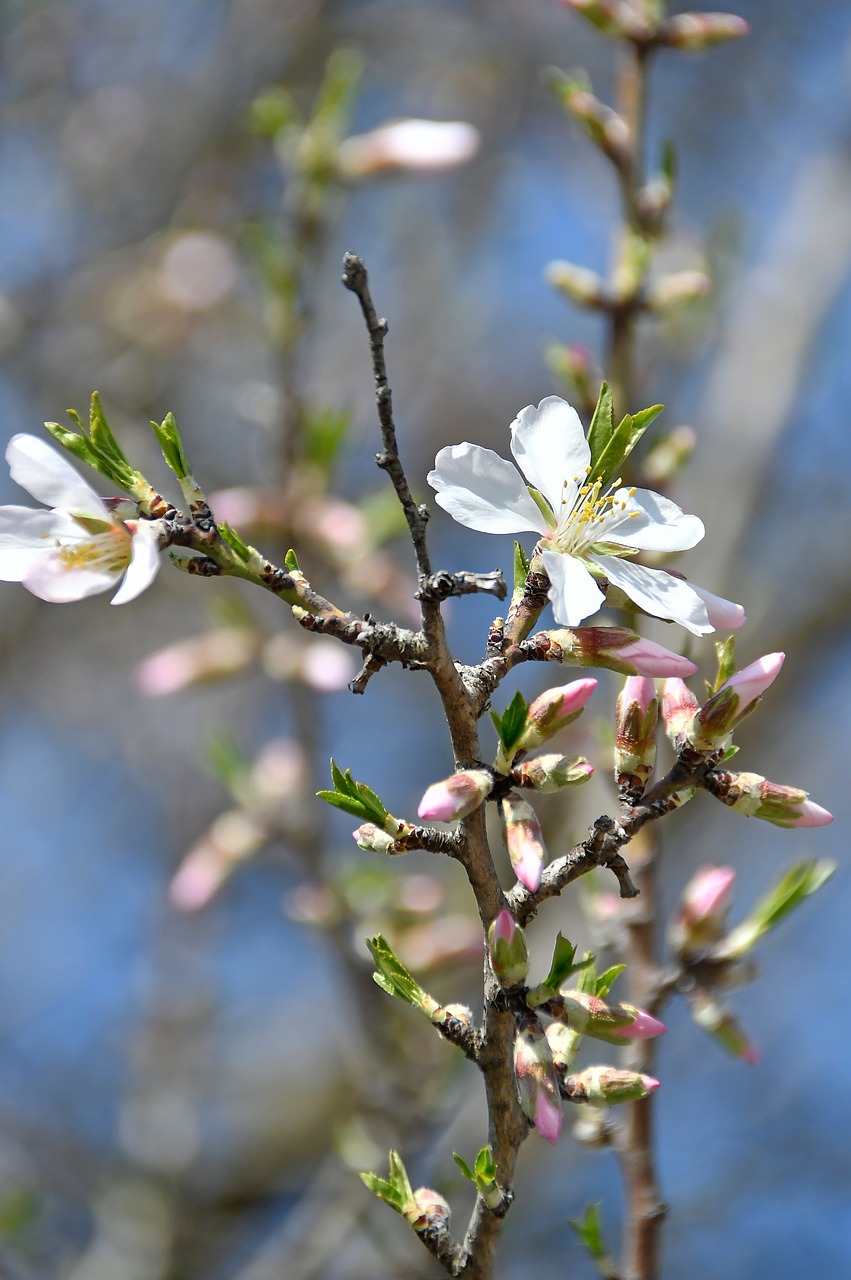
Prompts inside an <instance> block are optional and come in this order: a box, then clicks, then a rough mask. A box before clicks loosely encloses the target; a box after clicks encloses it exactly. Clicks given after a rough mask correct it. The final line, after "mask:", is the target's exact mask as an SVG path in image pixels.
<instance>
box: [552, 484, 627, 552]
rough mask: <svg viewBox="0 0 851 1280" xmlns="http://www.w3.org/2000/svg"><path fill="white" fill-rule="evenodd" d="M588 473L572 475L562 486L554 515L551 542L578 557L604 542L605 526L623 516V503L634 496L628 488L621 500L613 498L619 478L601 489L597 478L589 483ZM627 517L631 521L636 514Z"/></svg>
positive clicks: (560, 549)
mask: <svg viewBox="0 0 851 1280" xmlns="http://www.w3.org/2000/svg"><path fill="white" fill-rule="evenodd" d="M590 474H591V468H590V467H586V468H585V475H584V477H583V476H574V477H573V479H572V480H565V481H564V482H563V484H562V491H563V497H562V500H561V507H560V509H559V510H558V511H557V512H556V513H555V514H556V519H557V520H558V525H557V526H556V529H555V532H554V533H553V535H552V540H553V542H554V543H555V545H556V547H557V548H558V550H559V551H563V552H565V553H566V554H567V555H581V554H582V552H583V551H584V550H587V549H588V548H589V547H591V546H593V545H594V543H595V542H601V541H604V535H605V530H606V527H607V526H609V525H611V524H612V522H613V521H615V520H621V519H622V518H623V516H624V515H625V514H627V510H626V508H627V503H628V502H629V499H630V498H632V496H633V494H634V493H635V489H629V490H628V492H627V493H626V496H625V497H622V498H621V497H616V496H615V494H616V493H617V490H618V489H619V487H620V485H621V480H620V479H617V480H612V481H611V483H610V484H609V485H608V486H607V487H606V488H605V489H604V488H603V481H602V480H601V479H598V480H589V476H590ZM628 514H629V518H630V519H633V518H634V517H635V516H637V515H639V514H640V513H639V512H638V511H630V512H629V513H628Z"/></svg>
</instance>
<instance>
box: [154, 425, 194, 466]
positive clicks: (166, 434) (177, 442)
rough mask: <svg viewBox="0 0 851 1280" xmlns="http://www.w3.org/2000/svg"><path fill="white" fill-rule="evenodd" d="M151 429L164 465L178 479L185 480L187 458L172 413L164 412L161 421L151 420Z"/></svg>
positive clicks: (187, 464)
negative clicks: (164, 414)
mask: <svg viewBox="0 0 851 1280" xmlns="http://www.w3.org/2000/svg"><path fill="white" fill-rule="evenodd" d="M151 429H152V430H153V433H154V435H155V436H156V437H157V442H158V443H159V446H160V449H161V450H162V455H163V457H164V458H165V462H166V466H167V467H169V468H170V470H172V471H173V472H174V474H175V475H176V476H177V478H178V480H185V479H186V477H187V476H188V475H189V459H188V458H187V457H186V453H185V451H184V448H183V441H182V439H181V438H180V432H179V431H178V429H177V423H176V422H175V420H174V414H173V413H168V414H166V416H165V418H164V419H163V421H162V422H151Z"/></svg>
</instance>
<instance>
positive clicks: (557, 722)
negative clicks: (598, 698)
mask: <svg viewBox="0 0 851 1280" xmlns="http://www.w3.org/2000/svg"><path fill="white" fill-rule="evenodd" d="M596 687H597V681H596V680H594V679H593V678H591V677H589V678H586V679H585V680H573V681H572V682H571V683H570V684H565V685H562V686H561V687H560V688H558V689H548V690H547V692H546V693H542V694H541V695H540V697H538V698H536V699H535V701H534V702H533V703H532V704H531V706H530V707H529V710H528V712H527V714H526V727H525V728H524V730H523V732H522V733H521V735H520V737H519V739H518V740H517V743H516V744H515V746H514V752H515V754H516V753H517V752H518V751H533V750H534V749H535V748H536V747H540V746H541V745H542V743H544V742H547V741H548V740H549V739H550V738H552V737H553V735H554V734H556V733H558V732H559V730H561V729H564V728H565V727H566V726H567V725H569V724H572V723H573V721H574V720H576V719H577V718H578V717H579V716H580V715H581V714H582V711H583V708H584V707H585V704H586V702H587V701H588V699H589V698H590V697H591V694H592V693H593V692H594V690H595V689H596Z"/></svg>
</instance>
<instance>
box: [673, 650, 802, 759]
mask: <svg viewBox="0 0 851 1280" xmlns="http://www.w3.org/2000/svg"><path fill="white" fill-rule="evenodd" d="M785 656H786V655H785V654H784V653H768V654H766V655H765V657H764V658H759V659H758V660H757V661H756V662H752V663H751V664H750V666H747V667H743V668H742V670H741V671H737V672H736V673H735V675H732V676H731V677H730V679H729V680H727V681H725V682H724V684H722V686H721V688H720V689H719V690H718V692H717V693H716V694H713V696H712V697H711V698H710V699H709V701H708V702H707V703H705V704H704V705H703V706H702V707H701V708H700V710H699V711H698V713H697V715H696V717H695V718H694V721H693V722H692V724H691V727H690V728H689V729H688V731H687V737H688V740H689V742H690V743H691V745H692V746H693V747H694V748H695V749H696V750H698V751H712V750H715V749H716V748H718V747H721V746H724V745H725V743H726V741H727V739H728V737H729V735H730V734H731V733H732V732H733V730H734V729H735V727H736V725H738V724H739V723H740V722H741V721H742V720H744V718H745V716H748V715H750V713H751V712H752V711H753V710H754V708H755V707H756V705H757V703H758V702H759V699H760V698H761V697H762V695H763V694H764V693H765V691H766V689H767V688H768V687H769V686H770V685H771V684H773V682H774V680H775V679H776V678H777V675H778V673H779V671H780V668H781V667H782V666H783V660H784V658H785Z"/></svg>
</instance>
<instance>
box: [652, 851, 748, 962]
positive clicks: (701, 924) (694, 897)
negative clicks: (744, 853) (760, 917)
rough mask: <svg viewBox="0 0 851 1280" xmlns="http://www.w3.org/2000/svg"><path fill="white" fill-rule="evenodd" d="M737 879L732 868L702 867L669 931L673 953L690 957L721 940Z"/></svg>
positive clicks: (686, 888) (686, 892)
mask: <svg viewBox="0 0 851 1280" xmlns="http://www.w3.org/2000/svg"><path fill="white" fill-rule="evenodd" d="M735 878H736V873H735V871H734V870H733V868H732V867H702V868H701V869H700V871H698V872H697V874H696V875H695V876H693V877H692V879H691V880H690V881H689V882H688V884H687V885H686V887H685V890H684V891H683V897H682V902H681V904H680V909H679V912H678V914H677V915H676V917H675V918H674V920H673V921H672V923H671V925H670V928H669V929H668V942H669V944H670V947H671V950H672V951H675V952H676V953H677V954H678V955H680V956H683V957H685V958H689V957H691V956H695V955H698V954H700V953H701V952H703V951H706V950H707V949H708V948H709V947H712V946H714V944H715V943H716V942H718V941H719V940H720V939H721V937H722V936H723V933H724V929H725V926H726V922H727V914H728V912H729V910H730V902H731V898H732V891H733V882H734V880H735Z"/></svg>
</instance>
